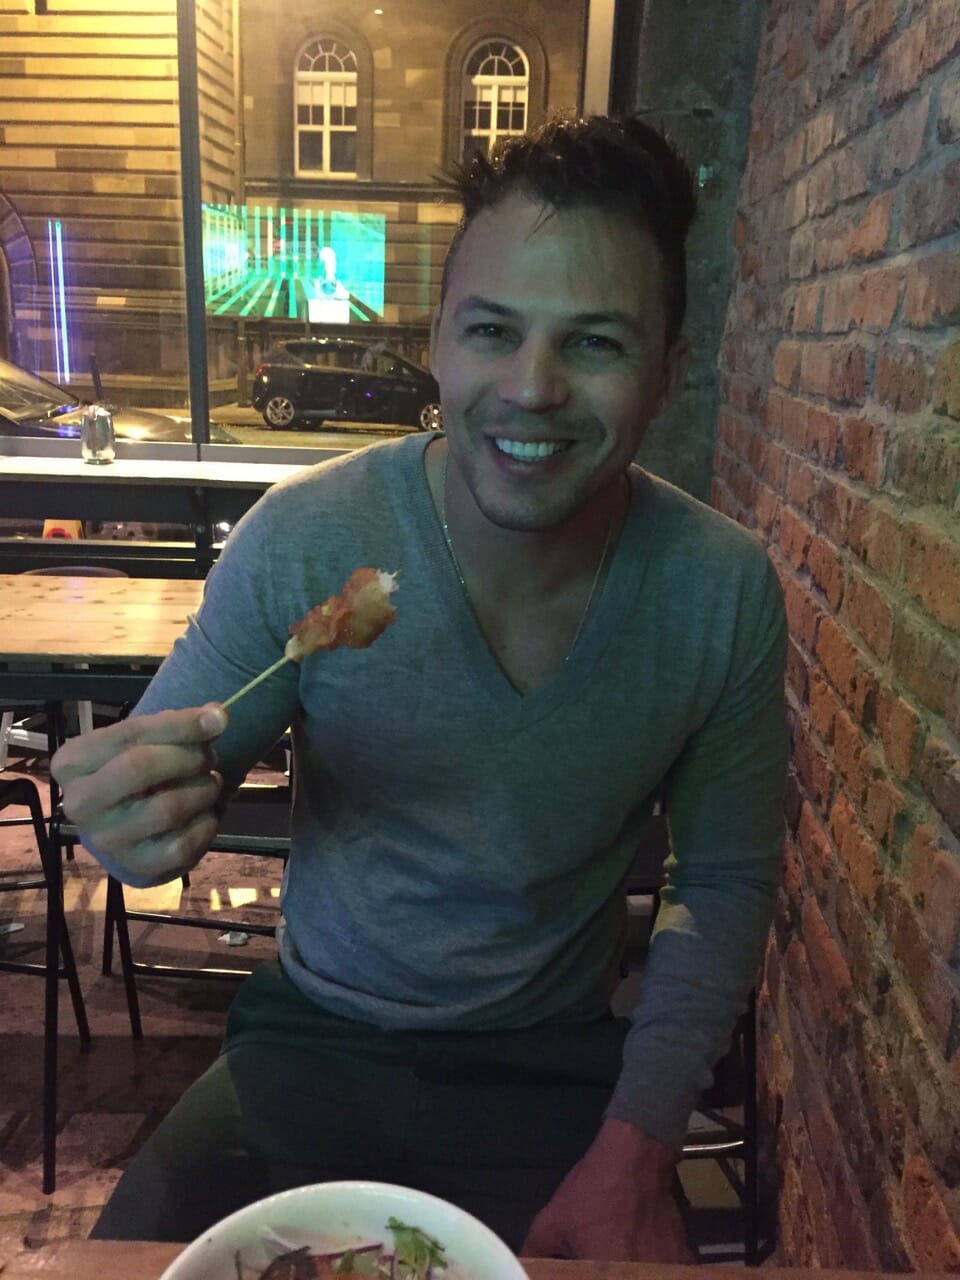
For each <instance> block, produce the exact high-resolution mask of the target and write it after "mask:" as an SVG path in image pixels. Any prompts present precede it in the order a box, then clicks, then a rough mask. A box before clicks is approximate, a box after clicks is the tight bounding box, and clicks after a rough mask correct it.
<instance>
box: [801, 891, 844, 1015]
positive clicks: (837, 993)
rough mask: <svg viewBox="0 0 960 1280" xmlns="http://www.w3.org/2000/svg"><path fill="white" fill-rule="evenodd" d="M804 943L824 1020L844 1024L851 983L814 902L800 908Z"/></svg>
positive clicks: (832, 938)
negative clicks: (822, 1007)
mask: <svg viewBox="0 0 960 1280" xmlns="http://www.w3.org/2000/svg"><path fill="white" fill-rule="evenodd" d="M803 941H804V943H805V945H806V948H807V957H808V959H809V961H810V964H811V966H812V968H813V972H814V974H815V975H816V978H817V983H818V985H819V987H820V995H821V998H822V1000H823V1005H824V1010H825V1012H826V1014H827V1017H828V1018H830V1019H831V1020H832V1021H833V1022H845V1021H846V1016H847V1014H846V1003H847V1000H848V997H849V995H850V992H851V991H852V989H853V982H852V980H851V978H850V970H849V969H848V968H847V966H846V963H845V961H844V959H843V953H842V952H841V950H840V948H839V947H838V946H837V943H836V939H835V938H834V937H833V935H832V934H831V933H830V928H829V926H828V924H827V922H826V920H824V918H823V913H822V912H821V910H820V907H819V906H818V904H817V900H816V898H811V897H807V899H806V901H805V902H804V904H803Z"/></svg>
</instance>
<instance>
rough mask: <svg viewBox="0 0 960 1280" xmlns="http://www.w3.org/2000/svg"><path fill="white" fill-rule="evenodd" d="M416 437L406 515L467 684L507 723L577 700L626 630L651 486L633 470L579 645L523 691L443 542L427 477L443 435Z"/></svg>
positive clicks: (644, 550) (648, 522) (644, 548)
mask: <svg viewBox="0 0 960 1280" xmlns="http://www.w3.org/2000/svg"><path fill="white" fill-rule="evenodd" d="M415 439H416V442H417V444H418V445H419V446H420V447H419V448H416V449H414V450H411V455H412V456H411V458H410V462H411V464H412V465H411V468H410V470H409V472H408V475H407V483H408V486H409V498H410V501H409V506H408V508H407V510H408V514H412V515H413V517H414V520H415V522H416V525H417V532H418V535H419V543H420V547H421V550H422V552H423V556H424V560H425V562H426V565H425V568H426V571H427V572H428V573H429V575H430V577H429V580H430V581H431V582H432V583H433V584H434V586H435V589H436V593H437V597H438V600H439V602H440V606H441V608H442V611H443V615H444V617H445V618H446V619H447V620H448V622H449V624H450V627H451V628H452V630H453V632H454V635H455V637H456V640H457V643H458V645H459V647H460V649H461V651H462V654H463V666H464V669H465V671H466V673H467V678H468V679H469V680H470V681H471V683H472V685H473V686H474V688H475V689H476V690H477V692H478V693H480V694H481V695H482V697H483V699H484V702H485V704H486V705H487V706H488V707H489V708H490V709H491V710H492V711H494V712H495V713H496V714H497V715H498V716H499V717H501V718H502V717H503V716H508V717H511V716H512V717H514V718H516V719H518V720H519V721H522V722H524V723H530V722H532V721H533V720H537V719H540V718H542V717H543V716H546V715H549V714H550V713H551V712H552V711H553V710H555V709H556V708H557V707H558V706H560V705H562V704H564V703H566V702H567V701H569V700H570V699H571V698H574V697H576V696H577V694H578V692H579V691H580V690H581V689H582V687H583V685H584V684H585V683H586V682H587V681H588V680H589V679H590V677H591V675H592V673H593V672H594V670H595V669H596V666H597V663H598V662H599V661H600V660H601V658H602V657H603V654H604V652H605V650H606V648H607V646H608V645H609V643H610V641H611V640H612V639H613V638H614V637H615V636H616V635H617V633H618V631H619V630H620V628H621V627H622V625H623V619H624V616H625V614H626V613H627V612H628V610H629V609H630V608H632V607H633V602H634V600H635V598H636V596H637V593H638V591H639V589H640V584H641V581H642V579H643V576H644V574H645V572H646V566H647V559H648V555H649V548H650V547H651V545H652V543H653V532H654V524H655V520H656V503H655V494H654V490H653V486H652V485H651V483H650V481H649V479H648V477H647V475H646V473H645V472H644V471H643V470H641V468H639V467H636V466H634V467H631V469H630V471H629V473H628V480H629V482H630V494H629V503H628V506H627V511H626V515H625V517H624V521H623V525H622V527H621V530H620V536H619V538H618V539H617V541H616V543H615V545H614V546H613V548H612V550H611V552H610V554H609V559H608V563H607V570H606V573H605V575H604V580H603V582H602V583H601V584H600V585H599V586H598V588H597V592H596V596H595V598H594V600H593V602H592V605H591V608H590V611H589V614H588V615H587V617H586V619H585V620H584V623H583V627H582V628H581V631H580V634H579V636H578V637H577V641H576V644H575V645H574V646H573V648H572V649H571V651H570V653H569V655H568V656H567V658H566V660H565V661H564V662H563V663H562V664H561V665H560V666H559V667H558V668H557V669H556V671H554V672H553V673H552V674H551V675H550V676H548V677H547V679H546V680H545V681H544V682H543V683H542V684H540V685H538V686H537V687H536V688H535V689H532V690H530V691H529V692H526V693H524V692H521V691H520V690H519V689H517V687H516V686H515V685H514V684H513V683H512V681H511V680H510V679H509V677H508V676H507V674H506V672H505V671H504V669H503V667H501V665H500V663H499V662H498V661H497V659H496V657H495V656H494V653H493V651H492V650H491V648H490V646H489V644H488V643H487V639H486V636H485V635H484V634H483V631H482V629H481V627H480V623H479V621H478V620H477V617H476V614H475V613H474V611H473V607H472V605H471V604H470V601H469V599H468V597H467V593H466V591H465V589H464V587H463V585H462V583H461V581H460V577H459V574H458V572H457V568H456V565H455V564H454V561H453V558H452V557H451V555H450V550H449V548H448V546H447V542H446V539H445V538H444V534H443V528H442V525H441V522H440V516H439V513H438V512H437V509H436V507H435V506H434V502H433V497H432V495H431V493H430V486H429V484H428V482H427V475H426V451H427V447H428V446H429V444H430V443H431V442H432V441H433V440H436V439H437V437H436V436H433V435H432V436H430V437H429V438H428V439H425V440H423V441H420V440H419V439H417V438H416V437H415Z"/></svg>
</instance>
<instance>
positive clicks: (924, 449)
mask: <svg viewBox="0 0 960 1280" xmlns="http://www.w3.org/2000/svg"><path fill="white" fill-rule="evenodd" d="M888 474H889V480H890V485H891V487H892V488H893V489H894V490H896V491H899V492H901V493H905V494H906V495H907V497H909V498H911V499H912V500H913V501H914V502H916V503H918V504H920V505H923V504H925V503H938V504H942V505H944V506H947V507H949V506H951V505H952V504H953V501H954V498H955V496H956V494H957V493H958V492H960V440H956V439H954V438H953V437H952V436H950V435H946V434H942V433H940V432H936V433H933V432H931V433H930V434H929V435H928V434H921V433H920V432H919V431H916V432H910V433H908V434H907V435H905V436H902V437H900V438H899V439H898V440H897V441H896V442H895V444H894V447H893V451H892V453H891V455H890V458H889V469H888Z"/></svg>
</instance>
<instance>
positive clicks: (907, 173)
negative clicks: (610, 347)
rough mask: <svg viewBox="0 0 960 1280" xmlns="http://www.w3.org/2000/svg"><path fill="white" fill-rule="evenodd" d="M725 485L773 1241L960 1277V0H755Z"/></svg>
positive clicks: (723, 446)
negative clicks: (775, 906) (764, 884)
mask: <svg viewBox="0 0 960 1280" xmlns="http://www.w3.org/2000/svg"><path fill="white" fill-rule="evenodd" d="M735 240H736V248H737V268H736V275H735V283H734V288H733V292H732V295H731V301H730V305H729V310H728V315H727V327H726V333H725V338H724V343H723V347H722V351H721V374H722V397H721V398H722V408H721V410H720V417H719V432H718V441H717V446H716V452H715V480H714V487H713V494H714V501H715V504H716V505H717V506H718V507H719V508H720V509H721V510H723V511H726V512H727V513H728V514H730V515H732V516H734V517H735V518H736V519H738V520H740V521H742V522H743V523H744V524H746V525H749V526H750V527H753V528H755V529H756V530H757V531H758V533H759V534H760V535H761V536H762V537H763V538H764V540H765V541H766V542H767V544H768V546H769V550H770V555H771V557H772V558H773V560H774V562H775V564H776V565H777V568H778V570H779V572H780V575H781V578H782V581H783V585H784V588H785V591H786V599H787V608H788V611H789V619H790V627H791V632H792V640H791V645H790V658H789V670H788V702H789V715H790V721H791V728H792V735H793V746H794V755H793V767H792V779H791V794H790V803H789V813H788V820H789V837H788V841H787V850H786V861H785V872H784V880H783V887H782V891H781V894H780V902H779V910H778V917H777V923H776V928H775V930H774V933H773V935H772V937H771V943H770V946H769V950H768V954H767V960H766V969H765V983H764V987H763V991H762V997H761V1005H760V1007H761V1061H762V1070H763V1085H762V1106H763V1114H764V1117H765V1120H766V1121H767V1133H768V1141H767V1143H766V1146H767V1151H766V1153H765V1156H766V1161H765V1162H766V1169H767V1175H768V1177H771V1178H774V1179H775V1180H776V1181H777V1182H778V1184H779V1208H778V1218H779V1223H778V1225H779V1254H778V1260H779V1261H780V1262H782V1263H784V1264H788V1263H790V1264H812V1265H820V1266H843V1267H877V1266H880V1267H883V1268H889V1269H914V1268H923V1269H930V1270H945V1271H954V1272H957V1271H960V925H958V922H960V856H958V851H960V841H958V837H960V638H958V625H960V572H958V568H960V521H958V507H957V482H958V479H960V3H958V0H819V2H818V0H773V2H772V3H771V5H770V8H769V11H768V17H767V23H766V29H765V31H764V34H763V38H762V42H761V48H760V55H759V64H758V69H757V79H756V88H755V99H754V109H753V127H752V133H751V139H750V150H749V158H748V163H747V168H746V172H745V176H744V180H743V185H742V190H741V195H740V204H739V210H738V213H737V218H736V225H735Z"/></svg>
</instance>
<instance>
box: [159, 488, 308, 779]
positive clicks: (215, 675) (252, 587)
mask: <svg viewBox="0 0 960 1280" xmlns="http://www.w3.org/2000/svg"><path fill="white" fill-rule="evenodd" d="M275 505H276V504H275V502H271V503H268V502H267V501H266V500H265V499H261V502H260V503H258V504H257V506H255V507H254V508H253V509H252V510H251V511H250V512H248V513H247V515H246V516H244V518H243V520H242V521H241V522H240V523H239V524H238V525H237V526H236V528H235V529H234V530H233V532H232V533H231V535H230V537H229V539H228V541H227V544H226V546H225V547H224V549H223V552H222V554H221V555H220V558H219V559H218V560H217V562H216V564H215V565H214V566H213V568H212V569H211V571H210V573H209V575H208V577H207V581H206V585H205V588H204V593H203V601H202V603H201V606H200V608H199V610H198V611H197V613H196V615H195V616H194V617H192V618H191V619H190V621H189V624H188V626H187V630H186V632H185V633H184V634H183V635H182V636H181V637H180V638H179V639H178V640H177V642H176V644H175V645H174V648H173V650H172V651H171V653H170V655H169V656H168V657H167V659H166V660H165V661H164V663H163V664H162V666H161V667H160V669H159V671H158V672H157V674H156V676H154V678H153V680H152V681H151V683H150V685H149V687H148V689H147V691H146V693H145V694H144V695H143V697H142V698H141V699H140V702H139V703H138V704H137V707H136V711H135V713H134V714H136V715H145V714H148V713H150V712H154V711H163V710H170V709H176V708H182V707H194V706H202V705H203V703H205V702H211V701H217V702H223V701H225V700H226V699H227V698H229V697H230V696H231V694H234V693H236V692H237V690H238V689H240V688H242V687H243V685H245V684H246V683H247V682H248V681H249V680H251V679H253V677H254V676H257V675H259V674H260V672H262V671H264V670H266V668H267V667H269V666H271V665H272V664H273V663H274V662H276V660H277V659H278V658H279V657H281V656H282V654H283V648H284V645H285V643H286V640H287V634H288V626H289V623H290V622H291V621H294V620H295V618H293V617H289V616H288V615H289V614H290V612H291V608H293V607H295V606H293V605H291V604H289V603H287V602H285V601H284V600H282V599H278V598H277V587H276V579H277V574H276V571H275V566H276V565H277V564H282V563H283V559H282V558H280V557H282V555H283V549H282V548H281V547H278V546H276V545H275V543H276V541H277V534H276V532H275V529H276V527H277V526H278V525H279V524H280V522H279V521H277V520H276V519H274V518H272V514H271V513H272V510H273V507H274V506H275ZM271 566H274V568H273V569H272V568H271ZM299 673H300V668H299V666H298V665H297V664H296V663H294V662H288V663H286V664H285V665H284V666H283V667H281V668H280V669H279V670H278V671H277V672H275V673H274V674H273V675H272V676H270V677H268V679H267V680H265V681H264V682H263V683H262V684H260V685H258V686H257V687H256V688H255V689H252V690H251V691H250V693H248V694H246V695H244V697H243V698H241V699H240V701H239V702H237V703H235V704H234V706H232V707H230V708H229V711H228V715H229V716H230V722H229V724H228V726H227V729H226V731H225V732H224V733H223V734H222V735H221V736H220V737H219V738H218V739H217V740H216V742H215V743H214V749H215V751H216V753H217V768H218V769H219V770H220V772H221V773H222V775H223V778H224V782H225V784H226V787H227V789H228V790H233V789H235V788H236V787H238V786H239V785H240V783H241V782H242V781H243V779H244V778H245V777H246V775H247V773H248V772H249V770H250V769H251V768H252V767H253V766H254V765H255V764H256V763H257V761H258V760H261V759H262V758H263V756H264V755H265V754H266V752H267V751H268V750H269V748H270V747H271V746H272V745H273V744H274V743H275V742H276V741H277V739H278V738H279V737H280V736H281V735H282V734H283V733H284V731H285V730H286V729H287V728H288V727H289V726H290V724H291V723H292V722H293V720H294V718H295V717H296V715H297V712H298V710H299V705H300V704H299V694H298V686H299Z"/></svg>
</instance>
